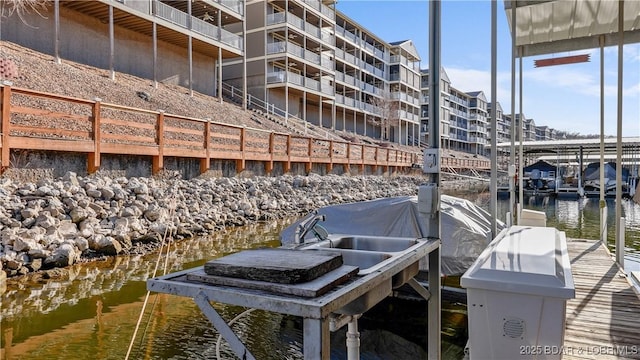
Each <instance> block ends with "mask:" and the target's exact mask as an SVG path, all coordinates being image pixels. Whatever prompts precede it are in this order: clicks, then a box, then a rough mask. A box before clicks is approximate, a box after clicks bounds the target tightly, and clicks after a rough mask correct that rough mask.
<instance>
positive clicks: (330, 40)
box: [320, 30, 336, 45]
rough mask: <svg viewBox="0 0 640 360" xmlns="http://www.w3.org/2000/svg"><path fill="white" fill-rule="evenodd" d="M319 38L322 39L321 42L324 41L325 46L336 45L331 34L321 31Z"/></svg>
mask: <svg viewBox="0 0 640 360" xmlns="http://www.w3.org/2000/svg"><path fill="white" fill-rule="evenodd" d="M320 38H321V39H322V41H324V42H325V43H327V44H330V45H335V44H336V39H335V37H334V36H333V34H331V33H330V32H328V31H325V30H321V31H320Z"/></svg>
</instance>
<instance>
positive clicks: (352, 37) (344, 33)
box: [336, 25, 359, 45]
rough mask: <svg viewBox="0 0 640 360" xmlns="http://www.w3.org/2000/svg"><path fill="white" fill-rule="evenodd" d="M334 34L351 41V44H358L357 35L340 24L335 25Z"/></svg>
mask: <svg viewBox="0 0 640 360" xmlns="http://www.w3.org/2000/svg"><path fill="white" fill-rule="evenodd" d="M336 35H340V36H342V37H343V38H345V39H347V40H349V41H351V42H352V43H353V44H356V45H358V44H359V41H358V36H356V34H354V33H352V32H350V31H348V30H346V29H345V28H343V27H342V26H340V25H336Z"/></svg>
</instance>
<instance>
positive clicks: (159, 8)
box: [123, 1, 243, 50]
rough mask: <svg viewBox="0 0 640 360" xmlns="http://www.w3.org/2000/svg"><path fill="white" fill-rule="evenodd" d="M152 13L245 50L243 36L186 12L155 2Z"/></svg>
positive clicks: (137, 8)
mask: <svg viewBox="0 0 640 360" xmlns="http://www.w3.org/2000/svg"><path fill="white" fill-rule="evenodd" d="M130 3H131V2H130V1H125V2H123V4H124V5H127V6H128V5H129V4H130ZM132 9H135V10H138V11H140V10H142V8H141V7H140V6H138V5H136V7H132ZM147 9H148V8H147ZM151 13H152V14H153V15H155V16H156V17H157V18H159V19H162V20H165V21H168V22H170V23H172V24H174V25H177V26H179V27H182V28H184V29H185V30H191V31H192V32H194V33H197V34H199V35H202V36H204V37H205V38H208V39H211V40H215V41H220V42H222V43H225V44H227V45H229V46H231V47H233V48H236V49H238V50H242V49H243V39H242V37H241V36H239V35H236V34H234V33H232V32H229V31H227V30H225V29H223V28H221V27H219V26H217V25H214V24H211V23H209V22H206V21H203V20H200V19H198V18H197V17H195V16H189V14H187V13H186V12H184V11H181V10H179V9H176V8H174V7H172V6H169V5H167V4H165V3H162V2H160V1H154V2H153V6H152V8H151Z"/></svg>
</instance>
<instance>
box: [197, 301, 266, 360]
mask: <svg viewBox="0 0 640 360" xmlns="http://www.w3.org/2000/svg"><path fill="white" fill-rule="evenodd" d="M193 300H194V301H195V302H196V304H198V307H199V308H200V310H201V311H202V313H203V314H204V315H205V316H206V317H207V319H209V321H211V323H212V324H213V326H214V327H215V328H216V330H218V331H219V332H220V335H222V337H223V338H224V339H225V340H227V342H228V343H229V346H230V347H231V350H233V353H234V354H236V356H237V357H239V358H240V359H247V360H256V358H255V356H253V354H251V352H250V351H249V349H247V347H246V346H244V343H243V342H242V340H240V338H238V336H236V334H235V333H234V332H233V330H231V328H230V327H229V325H228V324H227V322H226V321H225V320H224V319H223V318H222V316H220V314H218V312H217V311H216V309H214V308H213V306H211V303H210V302H209V298H208V297H207V295H205V294H204V292H202V291H200V292H199V293H198V295H196V297H194V298H193Z"/></svg>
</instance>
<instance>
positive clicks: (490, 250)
mask: <svg viewBox="0 0 640 360" xmlns="http://www.w3.org/2000/svg"><path fill="white" fill-rule="evenodd" d="M460 284H461V285H462V287H465V288H467V304H468V313H469V356H470V359H472V360H473V359H533V358H535V359H560V358H561V357H562V350H563V349H562V346H563V343H564V328H565V315H566V314H565V312H566V310H565V309H566V301H567V299H572V298H574V297H575V288H574V285H573V276H572V275H571V264H570V262H569V255H568V253H567V242H566V238H565V234H564V232H561V231H558V230H556V229H555V228H550V227H533V226H512V227H510V228H508V229H505V230H503V231H502V232H501V233H500V234H498V236H497V237H496V238H495V239H494V240H493V241H492V242H491V243H490V244H489V245H488V246H487V248H486V249H485V250H484V251H483V252H482V254H480V256H479V257H478V259H476V261H475V262H474V264H473V265H472V266H471V267H470V268H469V269H468V270H467V271H466V272H465V274H464V275H463V276H462V278H461V280H460Z"/></svg>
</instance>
